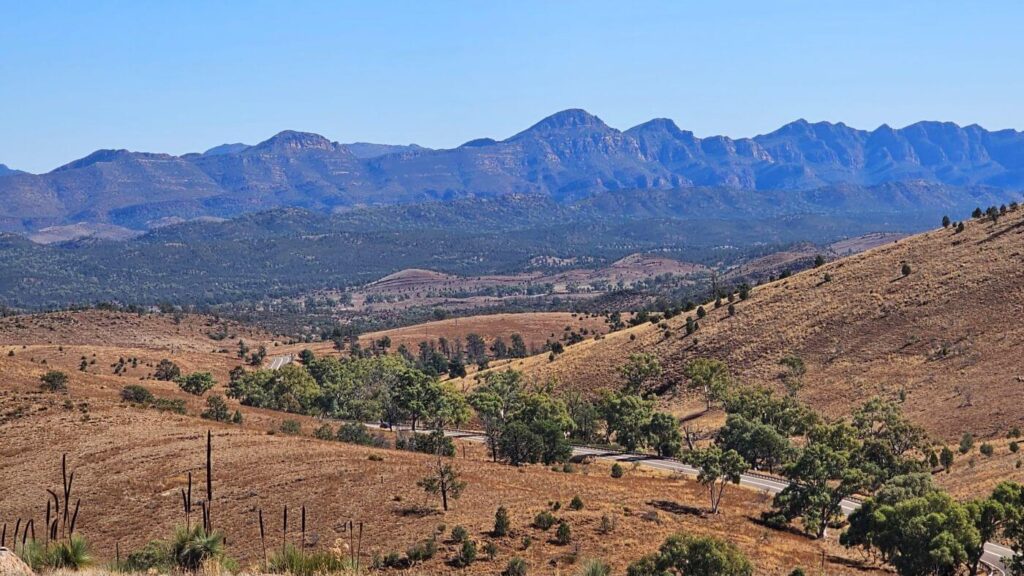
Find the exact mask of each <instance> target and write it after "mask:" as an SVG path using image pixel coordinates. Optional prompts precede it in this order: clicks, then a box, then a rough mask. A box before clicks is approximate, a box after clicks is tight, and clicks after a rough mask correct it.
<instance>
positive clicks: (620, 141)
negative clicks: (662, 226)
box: [0, 109, 1024, 232]
mask: <svg viewBox="0 0 1024 576" xmlns="http://www.w3.org/2000/svg"><path fill="white" fill-rule="evenodd" d="M1022 158H1024V135H1022V134H1021V133H1020V132H1017V131H1015V130H1000V131H988V130H985V129H984V128H981V127H980V126H977V125H970V126H965V127H961V126H958V125H956V124H953V123H949V122H919V123H916V124H912V125H910V126H907V127H905V128H900V129H893V128H891V127H889V126H885V125H883V126H881V127H879V128H877V129H875V130H871V131H867V130H859V129H855V128H851V127H849V126H847V125H845V124H843V123H838V124H833V123H830V122H818V123H813V124H812V123H809V122H807V121H805V120H798V121H795V122H792V123H790V124H787V125H785V126H783V127H781V128H779V129H778V130H776V131H774V132H771V133H769V134H764V135H759V136H754V137H752V138H739V139H733V138H729V137H725V136H709V137H706V138H698V137H696V136H695V135H694V134H693V133H692V132H689V131H686V130H682V129H680V128H679V127H678V126H676V125H675V123H674V122H672V121H671V120H668V119H655V120H651V121H649V122H645V123H643V124H640V125H638V126H635V127H633V128H630V129H628V130H625V131H622V130H618V129H616V128H613V127H611V126H608V125H607V124H605V123H604V122H603V121H602V120H601V119H600V118H598V117H597V116H594V115H593V114H590V113H588V112H586V111H584V110H579V109H572V110H564V111H561V112H558V113H555V114H553V115H551V116H549V117H547V118H544V119H543V120H541V121H540V122H537V123H536V124H534V125H533V126H531V127H529V128H527V129H526V130H523V131H521V132H519V133H518V134H515V135H513V136H511V137H509V138H506V139H504V140H500V141H499V140H494V139H489V138H482V139H476V140H473V141H471V142H467V143H465V144H464V145H462V146H459V147H457V148H452V149H448V150H430V149H426V148H419V147H413V146H409V147H398V146H396V147H387V146H382V145H367V144H355V145H344V144H339V143H337V142H332V141H331V140H329V139H327V138H325V137H324V136H321V135H318V134H312V133H305V132H295V131H291V130H285V131H283V132H280V133H278V134H276V135H274V136H273V137H271V138H268V139H267V140H265V141H263V142H260V143H259V144H256V145H253V146H246V145H240V144H230V145H223V146H217V147H215V148H212V149H210V150H208V151H207V152H205V153H202V154H186V155H183V156H173V155H170V154H159V153H143V152H130V151H128V150H98V151H96V152H94V153H92V154H90V155H88V156H86V157H84V158H81V159H78V160H75V161H72V162H69V163H68V164H65V165H64V166H61V167H59V168H57V169H55V170H53V171H51V172H48V173H46V174H38V175H37V174H28V173H24V172H17V171H0V197H3V198H4V199H5V202H4V204H3V206H0V231H13V232H32V231H36V230H39V229H41V228H45V227H50V226H58V225H69V224H79V223H87V224H96V223H105V224H114V225H117V226H122V227H126V228H131V229H136V230H143V229H149V228H152V227H154V226H156V225H159V224H160V223H162V222H165V221H167V220H168V219H191V218H197V217H204V216H205V217H210V216H213V217H233V216H238V215H239V214H243V213H247V212H256V211H261V210H268V209H273V208H281V207H292V208H305V209H309V210H313V211H316V212H320V213H332V212H337V211H343V210H346V209H350V208H353V207H358V206H364V205H380V204H407V203H418V202H426V201H432V200H446V201H447V200H454V199H459V198H495V197H501V196H505V195H509V194H538V195H541V196H544V197H546V198H551V199H553V200H555V201H556V202H560V203H561V202H571V201H577V200H582V199H587V198H589V197H591V196H593V195H595V194H596V193H599V192H604V191H620V190H633V189H640V190H644V189H649V190H672V189H688V188H697V187H703V188H720V189H722V190H724V191H727V193H718V194H714V195H710V196H707V195H700V194H698V195H696V196H697V197H696V198H695V200H694V202H693V203H694V205H695V206H699V207H702V208H710V207H716V206H717V207H721V208H724V209H726V210H745V209H746V208H747V207H748V206H755V207H756V206H768V207H778V206H780V204H779V203H777V202H774V201H773V200H777V199H780V198H781V199H784V200H786V202H785V203H784V205H785V207H786V208H787V209H788V210H789V211H790V212H789V213H791V214H792V213H798V212H800V211H804V210H807V209H810V210H812V211H824V210H829V211H830V210H839V211H841V212H843V213H846V214H853V213H865V212H886V213H890V214H892V213H897V212H905V211H912V210H920V211H929V212H932V213H934V212H936V211H940V212H941V211H943V210H955V209H961V210H962V209H970V208H972V207H973V204H975V203H992V202H995V203H999V202H1003V201H1007V200H1008V199H1010V198H1011V197H1014V196H1013V194H1012V193H1011V192H1010V191H1013V190H1019V189H1020V188H1021V186H1022V185H1024V163H1022V160H1021V159H1022ZM889 184H897V185H909V186H911V187H915V186H916V187H917V188H919V189H923V190H924V191H925V193H924V194H915V193H913V191H910V192H909V193H908V191H907V190H901V189H899V187H896V188H891V187H887V186H886V185H889ZM752 191H759V192H762V193H752ZM797 191H799V192H802V193H801V194H794V193H793V192H797ZM764 192H768V193H764ZM780 192H785V194H780ZM984 195H988V196H994V197H993V198H990V199H988V200H984V199H982V198H981V196H984Z"/></svg>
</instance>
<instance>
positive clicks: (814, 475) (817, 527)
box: [768, 423, 871, 538]
mask: <svg viewBox="0 0 1024 576" xmlns="http://www.w3.org/2000/svg"><path fill="white" fill-rule="evenodd" d="M859 448H860V442H859V441H858V439H857V435H856V431H855V430H854V429H853V428H852V427H850V426H849V425H847V424H843V423H838V424H830V425H821V426H818V427H816V428H815V429H814V430H812V431H811V433H810V434H809V435H808V444H807V446H805V447H804V448H803V450H801V451H800V453H799V455H798V456H797V458H796V459H795V460H794V461H793V462H791V463H789V464H787V465H786V466H785V469H784V472H785V474H786V477H787V478H788V479H789V481H790V484H789V486H787V487H786V488H785V489H783V490H782V492H779V493H778V494H777V495H776V496H775V500H774V504H773V505H774V507H775V512H774V513H773V514H769V515H768V516H769V520H771V521H774V522H780V523H781V522H790V521H792V520H793V519H795V518H800V519H801V520H802V521H803V527H804V529H805V530H806V531H808V532H809V533H811V534H813V535H814V536H815V537H817V538H821V537H822V536H824V535H825V529H826V528H827V527H828V525H829V524H830V523H831V522H832V521H833V520H835V519H837V518H840V517H841V515H842V507H841V504H842V502H843V500H844V499H845V498H847V497H849V496H852V495H853V494H856V493H857V492H858V491H859V490H861V489H863V488H865V487H867V486H868V485H869V484H870V483H871V476H870V475H869V474H867V473H865V472H864V471H863V470H861V469H860V468H859V467H857V465H856V459H857V455H858V454H857V453H858V450H859Z"/></svg>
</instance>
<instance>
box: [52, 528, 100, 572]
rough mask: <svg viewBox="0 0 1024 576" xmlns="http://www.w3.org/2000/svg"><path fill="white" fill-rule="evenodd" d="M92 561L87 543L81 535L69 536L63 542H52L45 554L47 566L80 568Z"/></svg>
mask: <svg viewBox="0 0 1024 576" xmlns="http://www.w3.org/2000/svg"><path fill="white" fill-rule="evenodd" d="M91 562H92V557H91V556H90V555H89V544H88V542H86V541H85V538H82V537H81V536H74V535H73V536H71V538H70V539H68V540H67V541H64V542H59V543H56V544H53V545H52V546H51V548H50V550H49V553H48V554H47V567H49V568H67V569H70V570H81V569H82V568H85V567H86V566H88V565H89V564H90V563H91Z"/></svg>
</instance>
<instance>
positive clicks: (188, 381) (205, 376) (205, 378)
mask: <svg viewBox="0 0 1024 576" xmlns="http://www.w3.org/2000/svg"><path fill="white" fill-rule="evenodd" d="M174 381H175V382H177V383H178V388H181V390H182V392H187V393H189V394H192V395H193V396H202V395H203V394H206V392H207V391H209V390H210V389H211V388H213V387H214V385H216V384H217V382H216V381H215V380H214V379H213V374H210V373H209V372H193V373H191V374H188V375H185V376H178V377H177V378H175V379H174Z"/></svg>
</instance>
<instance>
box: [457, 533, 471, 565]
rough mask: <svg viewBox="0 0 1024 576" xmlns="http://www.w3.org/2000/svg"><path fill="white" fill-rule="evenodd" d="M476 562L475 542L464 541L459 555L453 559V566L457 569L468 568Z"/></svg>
mask: <svg viewBox="0 0 1024 576" xmlns="http://www.w3.org/2000/svg"><path fill="white" fill-rule="evenodd" d="M475 561H476V542H473V541H472V540H466V541H464V542H463V543H462V549H461V550H459V555H458V556H456V557H455V562H454V564H455V565H456V566H459V567H465V566H469V565H470V564H472V563H473V562H475Z"/></svg>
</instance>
